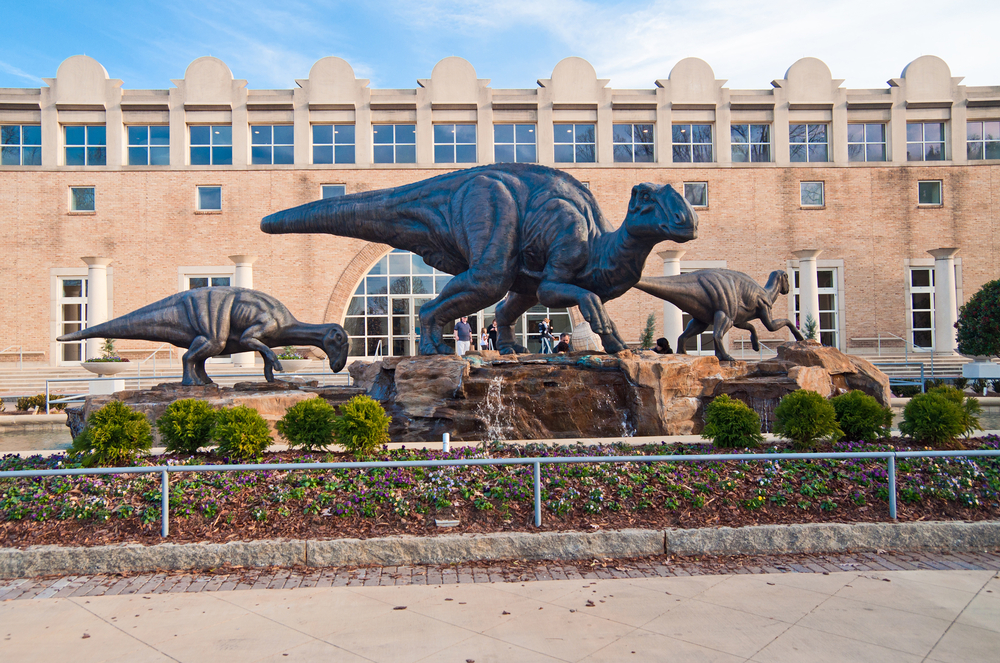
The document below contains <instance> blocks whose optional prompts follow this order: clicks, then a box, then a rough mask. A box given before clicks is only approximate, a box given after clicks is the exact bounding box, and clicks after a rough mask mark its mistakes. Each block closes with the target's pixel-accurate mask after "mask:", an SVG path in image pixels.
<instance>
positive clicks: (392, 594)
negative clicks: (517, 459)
mask: <svg viewBox="0 0 1000 663" xmlns="http://www.w3.org/2000/svg"><path fill="white" fill-rule="evenodd" d="M63 580H64V581H65V582H63V583H62V585H60V583H59V582H57V583H55V584H52V585H51V586H50V587H49V589H48V590H46V591H47V592H51V593H50V594H48V595H49V596H53V595H55V594H57V593H58V591H59V588H58V587H57V586H66V585H68V584H69V582H70V580H69V579H63ZM37 598H42V596H41V595H39V596H38V597H37ZM998 652H1000V575H998V573H997V572H996V571H991V570H951V571H938V570H912V571H864V572H857V571H851V572H834V573H826V574H824V573H818V572H817V573H769V574H761V575H704V576H689V577H666V578H656V577H639V578H623V579H606V580H602V579H590V580H588V579H567V580H551V581H535V582H496V583H470V584H451V585H448V584H444V585H400V586H344V587H325V588H319V587H313V588H303V587H299V588H296V589H247V590H245V591H216V592H199V593H185V592H179V593H169V592H168V593H163V594H141V593H140V594H131V595H127V596H122V595H115V596H109V595H104V596H73V597H70V598H48V599H45V600H9V601H4V602H0V660H3V661H42V660H67V661H75V662H80V663H87V662H92V661H93V662H97V661H129V662H131V663H140V662H143V661H213V663H216V662H218V663H222V662H224V661H239V662H241V663H247V662H250V661H401V662H417V661H421V662H425V661H426V662H429V661H457V662H459V663H461V662H463V661H475V662H476V663H486V662H488V661H518V662H521V661H546V662H548V661H586V662H594V661H623V660H634V661H719V662H729V661H734V662H735V661H756V662H761V663H763V662H765V661H767V662H778V661H795V662H800V661H838V662H843V661H875V660H878V661H907V662H908V661H963V662H966V661H991V662H995V661H996V660H998V656H1000V654H998Z"/></svg>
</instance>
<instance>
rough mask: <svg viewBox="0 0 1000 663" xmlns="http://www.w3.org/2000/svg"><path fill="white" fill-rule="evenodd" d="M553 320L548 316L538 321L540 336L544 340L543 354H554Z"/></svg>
mask: <svg viewBox="0 0 1000 663" xmlns="http://www.w3.org/2000/svg"><path fill="white" fill-rule="evenodd" d="M551 325H552V321H551V320H549V319H548V318H545V319H543V320H542V321H541V322H539V323H538V337H539V340H541V342H542V354H543V355H548V354H552V330H551Z"/></svg>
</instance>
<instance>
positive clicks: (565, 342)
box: [555, 334, 570, 352]
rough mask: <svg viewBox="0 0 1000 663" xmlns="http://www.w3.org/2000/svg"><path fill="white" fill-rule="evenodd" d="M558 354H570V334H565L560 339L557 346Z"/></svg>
mask: <svg viewBox="0 0 1000 663" xmlns="http://www.w3.org/2000/svg"><path fill="white" fill-rule="evenodd" d="M555 351H556V352H569V351H570V347H569V334H563V335H562V336H560V337H559V343H558V344H557V345H556V349H555Z"/></svg>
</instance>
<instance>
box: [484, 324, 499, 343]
mask: <svg viewBox="0 0 1000 663" xmlns="http://www.w3.org/2000/svg"><path fill="white" fill-rule="evenodd" d="M498 333H499V330H498V329H497V321H496V318H494V319H493V322H492V323H491V324H490V328H489V329H488V330H487V331H486V336H487V337H488V338H489V344H488V345H487V346H486V348H487V349H488V350H496V349H497V334H498Z"/></svg>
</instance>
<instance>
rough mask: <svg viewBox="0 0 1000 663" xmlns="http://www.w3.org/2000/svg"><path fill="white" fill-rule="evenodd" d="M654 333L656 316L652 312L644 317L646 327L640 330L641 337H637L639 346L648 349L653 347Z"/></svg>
mask: <svg viewBox="0 0 1000 663" xmlns="http://www.w3.org/2000/svg"><path fill="white" fill-rule="evenodd" d="M655 333H656V316H655V315H653V314H652V313H650V314H649V317H648V318H646V328H645V329H643V330H642V338H641V339H639V348H640V349H641V350H648V349H650V348H651V347H653V335H654V334H655Z"/></svg>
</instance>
